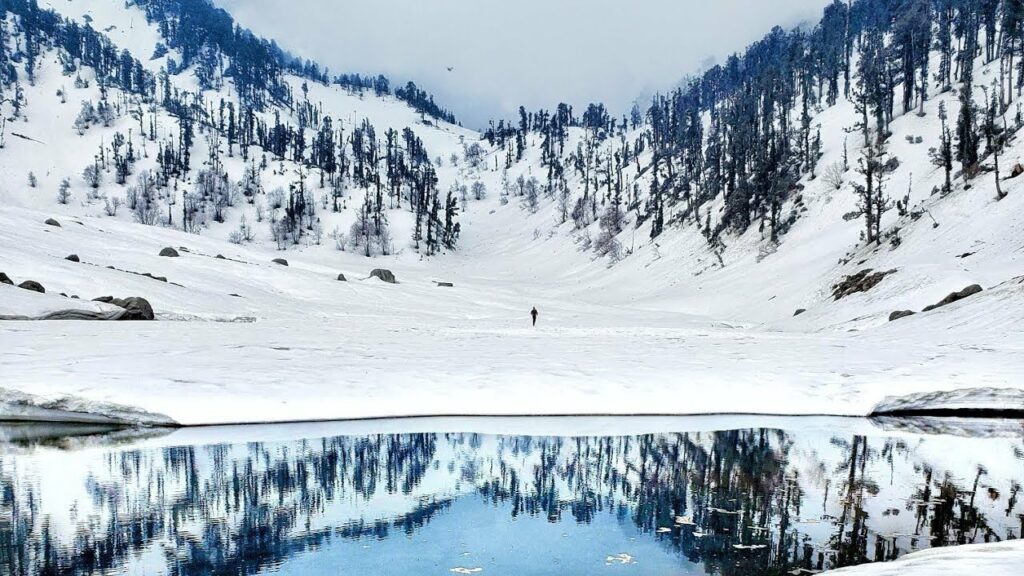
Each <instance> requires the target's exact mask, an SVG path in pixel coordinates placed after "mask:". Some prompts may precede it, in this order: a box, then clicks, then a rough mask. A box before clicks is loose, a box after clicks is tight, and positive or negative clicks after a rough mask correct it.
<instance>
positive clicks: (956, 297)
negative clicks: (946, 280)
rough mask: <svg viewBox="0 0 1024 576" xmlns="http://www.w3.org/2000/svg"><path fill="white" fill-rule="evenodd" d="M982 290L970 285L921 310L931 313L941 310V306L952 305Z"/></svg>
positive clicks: (977, 286) (975, 285)
mask: <svg viewBox="0 0 1024 576" xmlns="http://www.w3.org/2000/svg"><path fill="white" fill-rule="evenodd" d="M983 290H984V289H983V288H982V287H981V286H979V285H977V284H972V285H970V286H968V287H967V288H964V289H963V290H961V291H959V292H953V293H952V294H950V295H949V296H946V297H945V298H943V299H942V300H940V301H939V302H937V303H935V304H932V305H931V306H929V307H927V308H925V309H924V310H922V312H931V311H932V310H935V309H936V308H942V307H943V306H948V305H949V304H952V303H954V302H959V301H960V300H963V299H964V298H968V297H970V296H974V295H975V294H977V293H979V292H982V291H983Z"/></svg>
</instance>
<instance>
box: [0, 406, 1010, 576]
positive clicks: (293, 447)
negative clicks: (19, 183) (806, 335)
mask: <svg viewBox="0 0 1024 576" xmlns="http://www.w3.org/2000/svg"><path fill="white" fill-rule="evenodd" d="M723 421H725V422H728V420H723ZM786 422H787V425H786V429H779V428H750V429H739V430H702V431H692V432H674V433H657V434H642V435H629V436H608V437H580V438H575V437H532V436H497V435H483V434H466V433H437V434H435V433H411V434H372V435H363V436H355V435H343V436H329V437H302V436H295V435H293V436H292V437H288V438H286V439H279V438H278V439H274V440H265V439H264V440H260V441H255V440H250V438H247V437H246V431H245V429H244V428H233V429H230V434H228V435H227V437H229V438H231V440H230V441H223V438H221V439H220V440H221V441H220V442H219V441H218V438H219V436H218V434H219V432H218V429H210V430H209V431H208V432H206V437H205V438H203V439H201V440H199V441H195V442H192V441H190V442H189V443H186V444H176V443H175V438H176V436H175V434H171V435H170V436H167V437H164V438H154V437H152V436H154V433H152V432H147V433H145V434H144V436H143V437H136V436H133V433H132V432H126V431H107V432H104V431H102V430H96V429H89V430H86V431H83V434H84V436H77V437H76V436H73V435H71V432H69V431H66V430H62V431H61V434H53V433H50V434H47V433H41V434H37V433H31V432H30V431H26V429H25V428H24V427H18V426H10V427H0V574H5V575H6V574H10V575H36V574H104V573H114V572H117V573H129V574H164V573H166V574H182V575H192V574H232V575H236V574H259V573H264V572H268V571H270V570H276V571H278V572H279V573H282V574H339V573H357V572H358V573H370V571H372V572H374V573H377V574H449V573H455V574H477V573H480V574H484V575H486V574H488V573H493V574H554V573H570V574H571V573H587V572H589V571H593V570H598V569H608V570H614V571H618V570H625V569H628V570H630V571H631V572H633V573H636V574H682V573H686V574H723V575H752V574H753V575H759V574H787V573H788V574H793V575H799V574H810V573H814V572H818V571H822V570H828V569H830V568H835V567H839V566H849V565H854V564H860V563H865V562H873V561H885V560H891V559H894V558H896V557H898V556H900V555H902V554H905V553H907V552H911V551H914V550H918V549H922V548H927V547H934V546H947V545H955V544H965V543H971V542H991V541H999V540H1004V539H1008V538H1018V537H1020V535H1021V531H1022V528H1024V504H1022V503H1021V502H1020V500H1021V494H1020V492H1021V482H1022V481H1024V439H1022V438H1024V435H1022V434H1021V430H1024V427H1022V426H1021V423H1019V422H1009V423H1007V422H1006V421H1003V422H1002V424H1001V425H1000V426H999V427H997V428H998V429H999V430H1001V431H1002V433H998V434H991V433H986V434H983V435H982V436H981V437H972V435H971V433H970V430H974V429H975V428H972V427H968V428H967V430H968V432H967V433H964V431H963V430H957V432H958V435H949V434H935V433H933V432H934V431H933V430H929V431H928V432H929V433H923V432H920V431H918V430H917V429H911V430H909V431H908V430H896V429H891V428H890V429H889V430H883V429H881V428H877V427H875V426H874V425H872V424H871V423H869V422H867V421H858V420H854V421H850V420H840V419H837V420H835V421H834V422H831V421H828V420H825V421H822V420H821V419H817V420H815V421H814V424H813V425H811V426H804V425H803V424H802V421H801V420H798V419H789V420H787V421H786ZM686 423H687V421H686V420H685V419H681V420H680V421H679V424H680V426H685V425H686ZM262 428H263V429H265V428H266V427H262ZM321 429H322V430H323V431H324V432H329V431H330V428H329V425H324V426H323V427H322V428H319V429H316V430H321ZM1007 431H1008V432H1007ZM63 434H67V435H63ZM261 435H262V433H257V432H256V431H254V433H253V436H252V437H251V438H259V437H261ZM262 436H263V437H264V438H265V437H266V435H262ZM4 439H6V441H3V440H4ZM627 567H628V568H627Z"/></svg>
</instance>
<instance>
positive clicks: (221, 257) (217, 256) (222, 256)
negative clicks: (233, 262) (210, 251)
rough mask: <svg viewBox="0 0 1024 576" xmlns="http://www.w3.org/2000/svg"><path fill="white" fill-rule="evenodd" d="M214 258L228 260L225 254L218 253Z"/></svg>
mask: <svg viewBox="0 0 1024 576" xmlns="http://www.w3.org/2000/svg"><path fill="white" fill-rule="evenodd" d="M214 259H216V260H227V258H225V257H224V255H223V254H217V255H216V256H214Z"/></svg>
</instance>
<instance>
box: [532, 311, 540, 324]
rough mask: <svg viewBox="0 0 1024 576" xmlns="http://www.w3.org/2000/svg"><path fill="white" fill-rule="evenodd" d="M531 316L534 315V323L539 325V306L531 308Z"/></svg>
mask: <svg viewBox="0 0 1024 576" xmlns="http://www.w3.org/2000/svg"><path fill="white" fill-rule="evenodd" d="M530 316H533V325H534V326H536V325H537V316H540V312H537V307H536V306H534V308H533V310H530Z"/></svg>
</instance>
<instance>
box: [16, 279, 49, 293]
mask: <svg viewBox="0 0 1024 576" xmlns="http://www.w3.org/2000/svg"><path fill="white" fill-rule="evenodd" d="M18 288H23V289H25V290H31V291H33V292H39V293H40V294H46V288H43V285H42V284H40V283H39V282H36V281H35V280H25V281H24V282H22V283H21V284H18Z"/></svg>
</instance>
